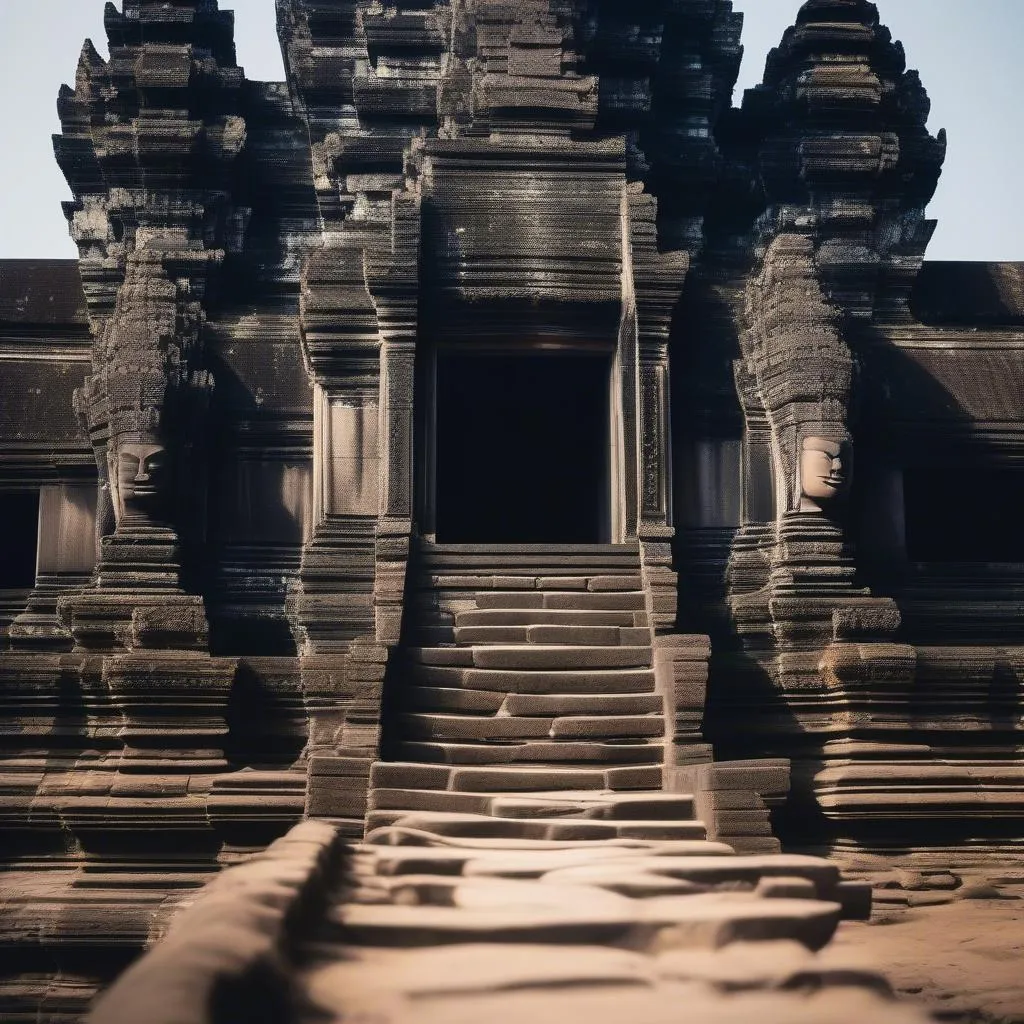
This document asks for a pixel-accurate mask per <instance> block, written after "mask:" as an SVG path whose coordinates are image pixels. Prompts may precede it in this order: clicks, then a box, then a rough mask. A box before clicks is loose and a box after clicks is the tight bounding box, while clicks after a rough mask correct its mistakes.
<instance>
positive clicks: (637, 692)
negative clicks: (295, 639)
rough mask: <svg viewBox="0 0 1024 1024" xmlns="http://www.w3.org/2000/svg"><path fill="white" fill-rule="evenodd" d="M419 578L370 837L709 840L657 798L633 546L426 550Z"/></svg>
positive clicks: (658, 725) (661, 737)
mask: <svg viewBox="0 0 1024 1024" xmlns="http://www.w3.org/2000/svg"><path fill="white" fill-rule="evenodd" d="M418 569H419V572H418V574H417V576H416V577H415V578H414V587H415V589H414V592H413V594H412V596H411V598H410V619H411V623H410V630H409V632H410V634H411V636H412V638H413V644H414V645H410V646H408V647H406V648H405V650H404V652H403V653H404V659H405V660H404V662H403V664H402V668H401V673H400V679H401V683H400V690H399V692H397V693H395V694H394V695H393V706H392V715H393V719H394V721H395V725H396V735H395V736H394V737H392V742H391V744H390V745H389V748H390V749H389V752H390V754H391V755H392V757H393V758H394V760H393V761H391V762H381V763H378V764H377V765H375V766H374V768H373V770H372V772H371V778H370V795H369V811H368V814H367V822H366V825H367V833H368V835H372V834H373V833H374V831H375V830H376V829H380V828H391V827H397V828H399V829H405V830H411V831H413V832H427V833H431V834H434V835H443V836H451V837H459V838H470V837H475V838H498V837H500V838H503V839H522V840H527V841H565V840H580V841H582V840H601V839H623V838H633V839H659V840H670V839H671V840H683V841H687V842H696V843H700V842H703V841H704V840H705V829H704V826H703V825H702V823H701V822H700V821H698V820H696V818H695V817H694V808H693V799H692V798H691V797H689V796H687V795H675V794H665V793H661V792H659V791H660V789H661V786H662V765H663V762H664V741H665V716H664V707H663V699H662V697H661V695H659V694H658V693H656V692H655V675H654V669H653V656H652V647H651V641H652V637H651V629H650V624H649V619H648V614H647V611H646V609H645V595H644V592H643V589H642V583H641V578H640V553H639V549H638V546H637V545H635V544H633V545H579V546H572V547H568V548H567V547H565V546H562V545H558V546H555V545H530V546H515V547H511V546H509V547H501V548H495V547H485V546H478V545H465V546H463V545H459V546H441V545H430V546H427V547H426V548H425V549H424V550H423V551H422V552H421V561H420V565H419V567H418ZM396 705H398V706H396ZM712 845H713V844H712Z"/></svg>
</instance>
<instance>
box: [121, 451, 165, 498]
mask: <svg viewBox="0 0 1024 1024" xmlns="http://www.w3.org/2000/svg"><path fill="white" fill-rule="evenodd" d="M166 479H167V450H166V449H165V448H164V446H163V445H162V444H145V443H141V442H131V441H129V442H122V443H121V444H119V445H118V447H117V485H118V492H119V493H120V496H121V503H122V504H123V506H124V508H125V511H126V512H148V511H153V509H155V508H156V506H157V505H158V504H159V501H160V497H161V494H162V492H163V488H164V484H165V482H166Z"/></svg>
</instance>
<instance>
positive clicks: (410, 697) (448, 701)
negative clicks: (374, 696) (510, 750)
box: [402, 686, 554, 718]
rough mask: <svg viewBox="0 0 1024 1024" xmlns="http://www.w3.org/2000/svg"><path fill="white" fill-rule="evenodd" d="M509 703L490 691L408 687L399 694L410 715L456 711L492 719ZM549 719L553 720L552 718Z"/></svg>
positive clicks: (505, 697)
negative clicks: (488, 716) (425, 712)
mask: <svg viewBox="0 0 1024 1024" xmlns="http://www.w3.org/2000/svg"><path fill="white" fill-rule="evenodd" d="M508 699H509V698H508V697H507V696H506V695H505V694H503V693H498V692H495V691H493V690H470V689H466V688H461V689H460V688H457V687H442V686H407V687H404V688H403V690H402V705H403V707H405V708H407V709H408V710H409V711H456V712H465V713H467V714H478V715H488V714H489V715H493V714H496V713H497V712H498V711H501V710H502V709H503V708H504V706H505V703H506V701H507V700H508ZM507 714H509V715H517V714H521V715H527V714H528V712H517V711H513V710H511V709H508V710H507ZM541 714H543V713H541ZM550 717H552V718H554V715H551V716H550Z"/></svg>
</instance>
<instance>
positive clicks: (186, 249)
mask: <svg viewBox="0 0 1024 1024" xmlns="http://www.w3.org/2000/svg"><path fill="white" fill-rule="evenodd" d="M97 2H98V0H97ZM277 20H278V32H279V36H280V40H281V47H282V52H283V54H284V62H285V69H286V74H287V80H286V81H285V82H283V83H266V82H253V81H249V80H248V79H247V78H246V76H245V74H244V71H243V69H242V68H241V67H239V66H238V64H237V62H236V58H235V49H234V42H233V15H232V14H231V13H230V12H229V11H222V10H219V9H218V3H217V0H172V2H161V3H156V2H149V0H124V4H123V11H118V10H117V9H116V8H115V7H114V5H112V4H108V5H107V9H106V15H105V25H106V32H107V36H108V41H109V52H110V58H109V60H104V59H102V58H101V57H100V56H99V54H98V53H97V51H96V50H95V49H94V48H93V46H92V45H91V43H89V42H86V44H85V47H84V49H83V51H82V56H81V60H80V62H79V65H78V68H77V72H76V74H75V79H74V87H73V88H71V87H68V86H65V87H64V88H63V89H62V90H61V93H60V96H59V98H58V108H59V114H60V120H61V125H62V132H61V134H60V135H57V136H55V138H54V147H55V153H56V158H57V161H58V163H59V165H60V167H61V169H62V171H63V173H64V175H65V176H66V178H67V180H68V182H69V184H70V186H71V189H72V192H73V195H74V199H73V201H71V202H69V203H66V204H65V214H66V216H67V220H68V224H69V228H70V232H71V236H72V238H73V239H74V241H75V243H76V245H77V247H78V252H79V258H78V260H77V261H59V260H58V261H5V262H0V393H2V395H3V401H2V403H0V522H2V523H3V524H4V530H3V535H2V537H0V547H2V556H0V574H2V575H0V645H2V652H0V703H2V708H3V711H2V731H0V736H2V739H0V797H2V799H0V856H2V858H3V861H4V864H5V867H6V869H7V871H6V879H7V883H8V884H6V885H5V889H4V895H3V896H2V897H0V917H2V919H3V922H4V923H3V925H2V926H0V935H2V940H0V941H2V943H3V945H2V947H0V948H2V949H3V950H4V953H3V956H0V962H2V966H0V1015H2V1014H4V1013H7V1014H8V1016H7V1017H5V1019H10V1020H26V1021H27V1020H33V1021H35V1020H41V1019H46V1020H55V1021H56V1020H72V1019H76V1015H77V1014H78V1013H79V1012H80V1011H81V1008H82V1006H83V1005H84V1004H85V1003H86V1002H87V1001H88V999H90V998H91V996H92V994H93V993H94V992H95V990H96V989H97V988H99V987H101V986H103V985H105V984H106V983H107V982H109V981H110V980H111V979H112V978H113V977H115V976H116V975H117V974H118V973H119V972H120V971H121V970H122V969H123V968H124V966H125V965H127V964H128V963H129V962H130V961H131V960H132V959H134V957H135V956H136V955H137V954H138V952H139V950H140V949H141V948H143V947H144V946H145V945H146V944H147V943H149V942H151V941H153V939H154V938H156V937H158V936H159V935H160V934H162V931H163V930H164V928H165V927H166V924H167V922H168V921H169V920H170V918H171V916H173V914H174V913H175V911H176V910H177V908H178V907H179V906H181V905H182V904H183V903H187V902H189V900H190V899H191V897H192V896H193V895H194V893H195V891H196V890H197V889H198V888H199V887H200V886H202V885H204V884H205V883H206V882H208V881H209V879H210V878H211V877H212V876H213V875H214V874H215V873H216V872H218V871H219V870H220V869H221V868H222V867H224V866H225V865H230V864H232V863H235V862H237V861H239V860H242V859H244V858H245V857H246V856H248V855H250V854H252V853H253V852H254V851H258V850H261V849H263V848H264V847H266V846H267V844H268V843H270V842H271V841H273V840H274V839H276V838H277V837H279V836H281V835H282V834H284V833H285V832H286V831H287V830H288V829H290V828H291V827H292V826H293V825H295V824H296V823H298V822H300V821H301V820H302V819H304V818H316V819H324V820H325V821H326V822H328V823H329V824H330V825H331V826H333V827H334V828H335V829H336V830H337V832H338V834H339V835H341V836H342V837H343V838H347V839H350V840H353V841H355V840H359V839H360V838H361V837H363V836H364V834H373V832H374V830H375V829H379V828H385V829H394V828H398V829H405V830H406V832H407V833H408V834H413V833H417V832H429V833H430V834H435V833H436V834H441V835H444V834H452V835H455V834H459V833H458V828H459V827H460V822H462V823H463V824H464V819H465V818H466V816H467V815H478V814H480V813H481V806H482V805H481V799H482V796H481V794H487V795H488V799H489V800H491V801H492V802H491V803H489V804H487V806H488V807H489V808H490V811H488V813H489V814H491V816H492V817H498V818H499V819H502V820H504V818H508V819H513V818H516V817H517V815H518V817H521V818H529V817H530V815H529V814H527V813H526V811H524V810H522V807H523V806H524V805H523V804H518V805H516V806H517V807H519V810H518V811H516V812H515V813H513V810H511V809H510V807H509V806H508V801H512V800H513V797H516V798H517V799H519V800H520V801H523V800H525V799H526V797H528V795H529V794H530V793H531V792H544V793H550V792H551V791H559V790H563V791H570V792H581V791H590V790H595V791H599V792H604V793H615V794H622V795H623V797H624V798H625V796H629V798H630V799H633V800H641V797H642V796H643V795H644V794H647V795H648V796H651V795H653V794H658V793H660V794H663V795H664V797H665V799H666V800H668V801H670V802H671V800H672V799H676V800H677V804H672V805H671V806H673V807H676V809H677V810H678V809H679V807H678V799H679V798H680V797H681V795H684V794H685V795H686V796H688V797H692V798H693V801H694V807H695V808H696V810H695V812H694V815H688V814H683V812H682V811H681V810H679V813H678V815H677V816H676V818H675V819H673V814H666V815H665V816H664V817H665V820H664V821H663V822H662V823H661V824H660V825H659V826H658V829H659V830H660V831H659V835H660V836H661V837H662V838H669V839H672V840H674V841H676V840H677V841H680V842H682V841H689V840H691V839H693V840H703V841H707V842H719V843H724V844H727V845H729V846H731V847H732V848H733V849H734V850H736V851H737V852H738V853H741V854H750V855H760V854H772V853H777V852H778V851H779V850H780V849H781V848H782V847H785V848H786V849H787V850H797V851H804V852H807V853H813V854H816V855H827V856H831V857H834V858H837V859H838V860H839V861H840V862H842V863H844V864H845V865H846V866H847V867H848V869H849V870H850V871H851V872H853V873H854V874H856V873H857V872H858V871H860V872H869V871H870V869H871V867H872V865H874V866H877V865H879V864H900V865H911V866H913V867H914V868H915V869H916V870H919V871H923V872H925V874H927V872H928V871H936V872H938V871H948V870H961V871H962V870H970V869H971V868H972V867H977V866H979V865H985V864H993V863H1000V862H1002V861H1004V860H1008V859H1009V858H1011V857H1015V856H1017V855H1018V854H1019V852H1020V850H1021V847H1022V844H1024V796H1022V793H1024V755H1022V749H1024V722H1022V707H1024V705H1022V699H1021V692H1022V685H1024V616H1022V614H1021V611H1022V609H1024V542H1022V539H1021V532H1020V529H1019V525H1018V522H1017V516H1016V510H1017V508H1018V507H1019V504H1020V503H1019V502H1018V500H1017V499H1018V498H1024V472H1022V471H1021V468H1020V467H1021V464H1022V462H1021V460H1022V458H1024V265H1019V266H1018V265H1007V264H953V263H929V262H927V261H926V249H927V245H928V241H929V238H930V236H931V234H932V231H933V229H934V226H935V225H934V222H932V221H929V220H928V219H927V217H926V212H925V211H926V206H927V204H928V202H929V200H930V199H931V197H932V195H933V193H934V191H935V188H936V185H937V182H938V179H939V175H940V172H941V168H942V163H943V158H944V155H945V138H944V135H943V134H942V133H941V132H940V133H939V134H938V135H937V136H934V135H932V134H930V132H929V130H928V128H927V127H926V122H927V119H928V113H929V101H928V98H927V95H926V92H925V89H924V87H923V86H922V84H921V82H920V80H919V78H918V76H917V74H916V72H914V71H910V70H907V65H906V60H905V56H904V51H903V47H902V45H901V44H900V43H898V42H896V41H894V40H893V39H892V37H891V35H890V33H889V31H888V30H887V29H886V28H885V27H884V25H883V24H882V22H881V21H880V20H879V13H878V10H877V9H876V7H875V5H874V4H871V3H868V2H866V0H808V2H807V3H805V4H804V6H803V7H802V8H801V10H800V13H799V15H798V16H797V20H796V24H795V25H794V26H793V27H792V28H790V29H788V30H787V31H786V33H785V36H784V37H783V39H782V40H781V42H780V44H779V46H778V48H776V49H774V50H773V51H772V52H771V53H770V54H769V55H768V59H767V65H766V69H765V74H764V81H763V83H762V84H761V85H759V86H758V87H756V88H754V89H751V90H749V91H748V92H747V93H746V94H745V95H744V96H743V97H742V98H740V100H739V101H738V104H737V105H734V100H733V91H734V85H735V82H736V77H737V73H738V69H739V63H740V58H741V55H742V49H741V45H740V37H741V28H742V15H740V14H739V13H737V12H735V11H734V10H733V4H732V3H730V2H728V0H636V2H633V3H629V4H626V3H622V2H619V0H397V2H395V3H392V4H390V5H384V6H382V5H380V4H379V3H370V2H362V0H278V2H277ZM907 43H908V45H910V47H911V55H912V44H913V40H907ZM70 72H71V69H70V68H69V69H68V73H69V74H70ZM496 793H497V794H506V797H505V799H506V804H503V805H502V807H503V808H504V811H503V812H502V813H503V814H504V818H502V814H499V813H498V812H497V811H496V810H495V806H496V805H494V803H493V800H494V798H495V797H494V794H496ZM524 794H525V796H524ZM513 802H514V801H513ZM645 806H646V805H645ZM647 813H648V816H649V817H655V818H660V817H662V816H661V815H657V814H651V813H650V811H649V808H648V812H647ZM673 813H674V812H673ZM613 817H614V816H613ZM558 820H559V821H560V820H562V819H560V818H559V819H558ZM545 827H546V828H547V829H548V831H546V832H545V833H544V835H545V836H546V837H547V839H548V840H554V839H557V838H558V837H559V836H561V837H562V838H564V837H565V836H566V835H569V834H570V832H571V829H569V826H565V827H564V829H569V831H564V829H563V831H562V832H560V831H558V829H559V827H560V826H558V825H557V824H550V825H547V826H545ZM616 828H618V831H615V830H614V829H613V830H612V831H611V832H609V833H608V834H609V835H619V836H621V835H627V834H628V833H627V832H625V831H623V830H622V828H621V827H619V826H616ZM552 829H553V830H554V831H551V830H552ZM446 830H447V832H446ZM480 834H483V833H480ZM595 835H596V833H595ZM586 838H593V836H589V835H588V836H587V837H586ZM851 892H852V889H851ZM848 899H849V900H851V901H852V900H853V896H849V897H848ZM40 1008H42V1009H40ZM39 1013H45V1014H48V1015H46V1016H42V1017H40V1016H38V1014H39Z"/></svg>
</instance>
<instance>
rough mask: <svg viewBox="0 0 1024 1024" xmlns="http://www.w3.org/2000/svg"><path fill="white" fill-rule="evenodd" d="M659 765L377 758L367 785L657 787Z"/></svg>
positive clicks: (467, 789)
mask: <svg viewBox="0 0 1024 1024" xmlns="http://www.w3.org/2000/svg"><path fill="white" fill-rule="evenodd" d="M661 784H662V768H661V765H660V764H659V765H641V766H637V765H631V766H625V767H596V768H578V767H572V766H570V765H557V766H556V765H544V766H540V765H537V766H533V765H494V766H487V767H475V766H469V765H458V766H451V765H444V764H423V763H422V762H419V763H418V762H409V761H376V762H374V763H373V765H371V767H370V788H371V789H418V790H446V791H451V792H459V793H534V792H541V793H552V792H561V791H565V790H571V791H574V792H580V791H585V792H589V791H591V790H594V791H597V792H599V793H601V792H607V791H612V792H621V791H624V790H648V791H653V793H655V794H657V793H659V792H660V790H661Z"/></svg>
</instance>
